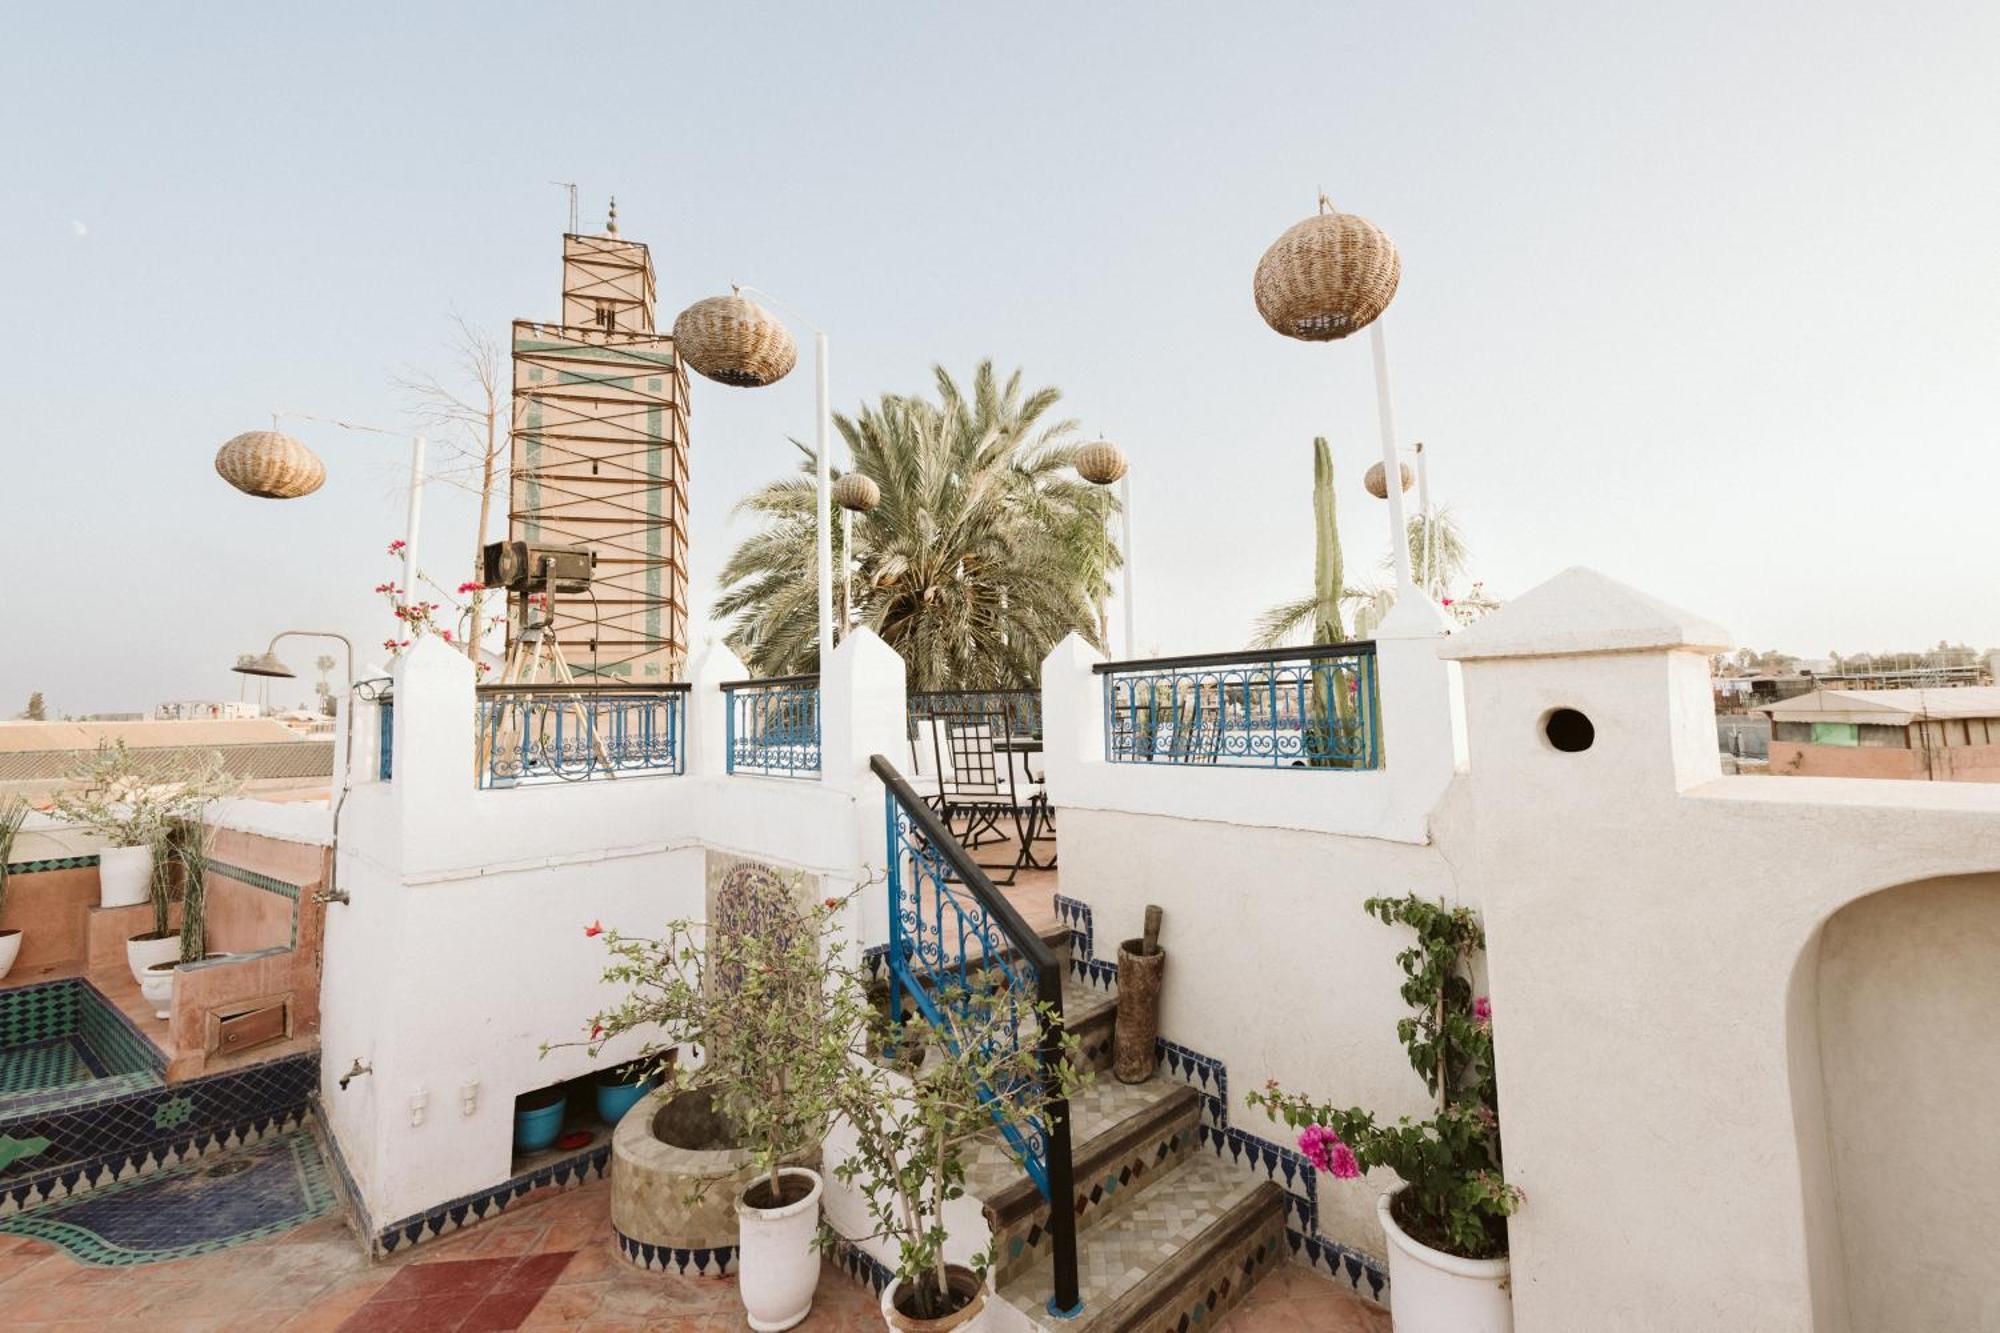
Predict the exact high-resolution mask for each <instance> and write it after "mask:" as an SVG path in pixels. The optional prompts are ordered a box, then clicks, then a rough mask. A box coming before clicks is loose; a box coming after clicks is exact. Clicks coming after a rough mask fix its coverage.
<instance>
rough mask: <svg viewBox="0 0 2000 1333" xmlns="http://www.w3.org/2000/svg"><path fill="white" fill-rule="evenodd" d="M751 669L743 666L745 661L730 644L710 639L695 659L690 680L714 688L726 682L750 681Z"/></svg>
mask: <svg viewBox="0 0 2000 1333" xmlns="http://www.w3.org/2000/svg"><path fill="white" fill-rule="evenodd" d="M749 678H750V668H749V667H747V666H745V665H743V659H742V658H740V657H738V656H737V655H736V654H735V653H734V652H733V651H731V649H730V647H729V645H728V644H726V643H724V642H722V641H721V640H720V639H710V640H709V641H708V643H707V645H706V646H704V647H703V648H702V650H701V655H700V656H699V657H697V658H695V661H694V670H693V671H692V672H691V673H690V674H689V676H688V679H689V680H690V681H692V682H693V683H695V684H697V685H705V686H709V687H711V688H713V687H714V686H717V685H720V684H722V683H723V682H724V681H731V680H748V679H749Z"/></svg>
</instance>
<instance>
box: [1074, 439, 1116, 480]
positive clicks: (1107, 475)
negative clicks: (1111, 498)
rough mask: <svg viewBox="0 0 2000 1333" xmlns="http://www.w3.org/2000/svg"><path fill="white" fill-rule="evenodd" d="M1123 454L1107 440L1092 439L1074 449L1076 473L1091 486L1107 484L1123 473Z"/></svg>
mask: <svg viewBox="0 0 2000 1333" xmlns="http://www.w3.org/2000/svg"><path fill="white" fill-rule="evenodd" d="M1125 467H1126V463H1125V455H1124V454H1123V453H1121V452H1120V451H1119V448H1118V446H1117V445H1115V444H1113V443H1112V442H1111V441H1109V440H1093V441H1091V442H1090V443H1089V444H1086V445H1084V446H1083V448H1081V449H1079V450H1077V451H1076V471H1077V475H1078V476H1080V477H1082V478H1083V479H1084V480H1085V481H1087V482H1089V483H1091V484H1092V485H1093V486H1109V485H1110V484H1111V483H1112V482H1114V481H1117V480H1118V479H1119V478H1121V477H1123V476H1124V475H1125Z"/></svg>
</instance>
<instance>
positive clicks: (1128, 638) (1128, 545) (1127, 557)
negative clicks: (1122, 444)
mask: <svg viewBox="0 0 2000 1333" xmlns="http://www.w3.org/2000/svg"><path fill="white" fill-rule="evenodd" d="M1118 508H1119V510H1120V511H1121V512H1120V518H1121V520H1122V524H1121V526H1122V528H1123V536H1124V543H1123V545H1124V547H1125V549H1124V550H1123V551H1121V552H1119V554H1120V555H1121V556H1123V557H1124V559H1123V560H1122V561H1121V562H1120V563H1122V564H1123V565H1124V567H1125V656H1126V657H1128V658H1134V659H1136V658H1137V657H1138V656H1139V641H1138V639H1137V637H1136V636H1135V635H1134V632H1133V629H1132V474H1131V473H1129V472H1127V473H1126V474H1125V475H1124V476H1122V477H1120V478H1119V479H1118Z"/></svg>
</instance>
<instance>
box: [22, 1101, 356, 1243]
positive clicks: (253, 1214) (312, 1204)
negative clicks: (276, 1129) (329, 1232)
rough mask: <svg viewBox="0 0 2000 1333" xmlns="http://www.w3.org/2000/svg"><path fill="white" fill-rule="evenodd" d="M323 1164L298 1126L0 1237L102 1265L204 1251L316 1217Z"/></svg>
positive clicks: (116, 1188) (39, 1212) (330, 1201)
mask: <svg viewBox="0 0 2000 1333" xmlns="http://www.w3.org/2000/svg"><path fill="white" fill-rule="evenodd" d="M334 1205H335V1200H334V1192H333V1186H332V1182H331V1180H330V1178H329V1175H328V1172H327V1166H326V1162H325V1160H324V1159H323V1158H322V1157H321V1156H320V1153H319V1149H318V1147H317V1146H316V1145H315V1144H314V1142H313V1139H312V1135H311V1134H309V1133H307V1132H305V1131H304V1130H294V1131H292V1132H290V1133H286V1134H280V1135H276V1136H274V1137H272V1138H270V1139H267V1140H265V1141H263V1142H261V1143H258V1144H256V1145H255V1146H253V1147H250V1148H245V1149H242V1150H240V1151H237V1152H232V1153H228V1154H225V1155H222V1156H218V1157H210V1158H203V1159H200V1160H197V1161H193V1162H188V1163H185V1164H183V1165H181V1166H176V1167H172V1168H170V1169H168V1170H165V1171H161V1172H158V1173H156V1174H153V1175H147V1176H141V1177H136V1178H133V1179H129V1180H125V1181H121V1182H119V1183H117V1184H114V1185H110V1186H108V1187H106V1188H104V1189H100V1190H96V1191H93V1192H91V1193H89V1194H85V1195H81V1196H79V1197H76V1198H73V1199H64V1200H61V1201H59V1202H56V1203H51V1204H46V1205H44V1206H42V1207H40V1208H33V1209H30V1210H28V1211H26V1212H22V1213H16V1214H14V1215H13V1216H11V1217H7V1218H0V1234H10V1235H15V1236H27V1237H31V1238H32V1239H35V1240H41V1241H47V1242H48V1243H49V1244H51V1245H55V1246H58V1247H60V1248H61V1249H63V1250H64V1251H66V1252H67V1253H68V1254H69V1255H70V1256H71V1257H73V1258H75V1259H76V1260H77V1261H79V1262H81V1263H86V1264H94V1265H98V1266H104V1267H125V1266H128V1265H132V1264H150V1263H159V1262H161V1261H162V1260H167V1259H185V1258H189V1257H191V1256H193V1255H197V1254H209V1253H212V1252H213V1251H216V1250H221V1249H227V1248H229V1247H230V1246H232V1245H239V1244H241V1243H243V1242H244V1241H248V1240H256V1239H259V1238H261V1237H265V1236H273V1235H276V1234H278V1233H279V1232H281V1231H288V1230H290V1229H291V1228H293V1227H295V1226H299V1225H302V1224H303V1223H306V1222H310V1221H312V1220H314V1219H315V1218H319V1217H324V1216H326V1215H327V1214H328V1213H330V1212H331V1211H333V1208H334Z"/></svg>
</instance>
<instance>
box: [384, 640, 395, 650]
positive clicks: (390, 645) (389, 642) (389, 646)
mask: <svg viewBox="0 0 2000 1333" xmlns="http://www.w3.org/2000/svg"><path fill="white" fill-rule="evenodd" d="M382 646H383V647H384V648H387V649H388V650H389V651H390V652H392V653H393V652H395V651H396V641H395V640H394V639H384V640H382Z"/></svg>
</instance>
